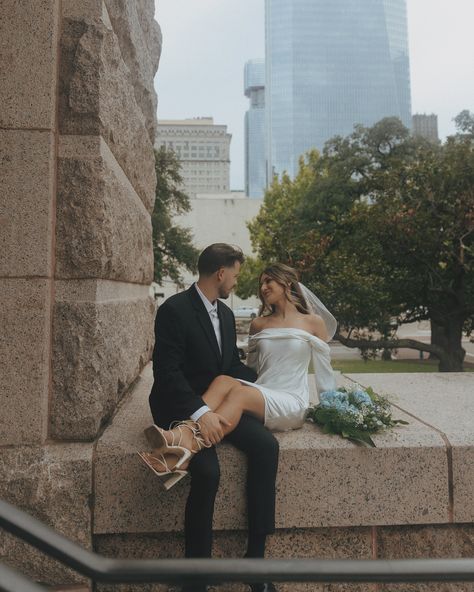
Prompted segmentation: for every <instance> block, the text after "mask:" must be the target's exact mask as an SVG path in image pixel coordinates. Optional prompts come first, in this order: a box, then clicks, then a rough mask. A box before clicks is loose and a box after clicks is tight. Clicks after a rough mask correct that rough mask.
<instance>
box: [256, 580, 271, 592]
mask: <svg viewBox="0 0 474 592" xmlns="http://www.w3.org/2000/svg"><path fill="white" fill-rule="evenodd" d="M250 590H251V591H252V592H277V589H276V588H275V585H274V584H272V582H260V583H258V584H250Z"/></svg>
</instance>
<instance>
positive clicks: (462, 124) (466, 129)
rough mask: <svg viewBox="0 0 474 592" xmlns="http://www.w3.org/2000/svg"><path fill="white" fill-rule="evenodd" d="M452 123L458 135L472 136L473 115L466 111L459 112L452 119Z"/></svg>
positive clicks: (473, 131)
mask: <svg viewBox="0 0 474 592" xmlns="http://www.w3.org/2000/svg"><path fill="white" fill-rule="evenodd" d="M454 123H455V125H456V128H457V130H458V132H459V133H462V134H468V135H470V136H471V137H473V136H474V113H471V112H470V111H469V110H468V109H464V111H461V113H459V115H457V116H456V117H455V118H454Z"/></svg>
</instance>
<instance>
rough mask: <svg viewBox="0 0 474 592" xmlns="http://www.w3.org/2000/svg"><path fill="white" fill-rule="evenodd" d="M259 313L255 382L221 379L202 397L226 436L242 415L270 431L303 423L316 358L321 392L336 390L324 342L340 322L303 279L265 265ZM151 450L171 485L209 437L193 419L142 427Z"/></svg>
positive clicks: (154, 464)
mask: <svg viewBox="0 0 474 592" xmlns="http://www.w3.org/2000/svg"><path fill="white" fill-rule="evenodd" d="M259 297H260V300H261V302H262V306H261V309H260V316H258V317H257V318H255V319H254V320H253V321H252V323H251V325H250V335H249V353H248V359H247V364H248V365H249V366H251V367H253V368H254V370H255V371H256V372H257V379H256V381H255V382H254V383H252V382H248V381H246V380H242V379H235V378H232V377H230V376H218V377H217V378H215V379H214V381H213V382H212V383H211V384H210V385H209V388H208V390H207V391H206V392H205V393H204V395H203V396H202V398H203V400H204V402H205V404H206V405H207V406H208V407H209V408H210V409H211V410H212V411H214V412H215V413H217V414H219V415H220V417H221V422H222V425H223V434H224V436H225V435H227V434H228V433H229V432H231V431H232V430H233V429H234V428H235V427H236V426H237V424H238V423H239V420H240V417H241V416H242V414H243V413H247V414H251V415H254V416H255V417H257V418H258V419H259V420H260V421H262V422H263V423H264V425H265V426H266V427H267V428H268V429H270V430H280V431H281V430H289V429H297V428H300V427H301V426H302V425H303V423H304V421H305V416H306V412H307V409H308V407H309V386H308V369H309V365H310V362H311V361H312V362H313V371H314V372H315V376H316V386H317V390H318V392H319V393H321V392H323V391H326V390H331V389H333V388H335V379H334V374H333V371H332V368H331V363H330V350H329V346H328V344H327V342H328V341H329V340H330V339H331V338H332V336H333V335H334V333H335V331H336V327H337V322H336V319H335V318H334V317H333V316H332V314H331V313H330V312H329V311H328V310H327V309H326V307H325V306H324V305H323V303H322V302H321V301H320V300H319V299H318V298H317V297H316V296H315V295H314V294H313V293H312V292H311V291H310V290H308V289H307V288H306V287H305V286H303V285H302V284H301V283H299V282H298V276H297V274H296V271H295V270H294V269H292V268H291V267H288V266H287V265H284V264H282V263H276V264H274V265H271V266H269V267H267V268H266V269H265V270H264V271H263V272H262V273H261V274H260V278H259ZM145 433H146V435H147V438H148V440H149V441H150V443H151V444H152V446H153V447H154V449H155V451H154V452H152V453H139V454H140V456H141V457H142V458H143V460H144V461H145V462H146V463H147V464H148V466H150V468H152V470H154V471H155V473H156V474H158V475H160V476H162V475H169V473H171V472H172V473H176V476H175V477H176V478H175V479H173V480H172V482H171V483H170V485H169V487H171V486H172V485H174V483H175V482H177V481H178V480H179V478H181V477H182V476H184V475H185V474H186V471H185V467H186V466H187V463H188V462H189V459H190V458H191V456H192V455H193V454H195V453H197V452H198V451H199V450H200V449H201V448H202V447H203V446H206V447H208V446H211V445H212V444H217V441H215V442H210V441H206V440H205V439H204V438H203V437H202V436H201V434H200V432H199V424H198V423H196V422H193V421H185V422H179V423H177V425H176V426H175V427H173V428H172V429H170V430H162V429H161V428H159V427H157V426H156V425H153V426H151V427H150V428H148V429H147V430H145Z"/></svg>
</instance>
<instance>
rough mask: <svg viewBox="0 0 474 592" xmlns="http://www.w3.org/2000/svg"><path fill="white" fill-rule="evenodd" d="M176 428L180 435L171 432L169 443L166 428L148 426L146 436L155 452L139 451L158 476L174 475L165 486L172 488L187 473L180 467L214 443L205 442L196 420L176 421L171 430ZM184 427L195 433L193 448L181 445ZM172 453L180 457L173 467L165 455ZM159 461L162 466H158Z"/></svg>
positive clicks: (143, 459)
mask: <svg viewBox="0 0 474 592" xmlns="http://www.w3.org/2000/svg"><path fill="white" fill-rule="evenodd" d="M174 428H178V430H177V431H178V433H179V436H178V435H177V434H175V433H174V432H171V434H172V442H171V444H168V441H167V440H166V437H165V434H164V432H165V430H163V428H160V427H159V426H157V425H155V424H153V425H152V426H150V427H148V428H146V430H145V436H146V438H147V440H148V442H149V444H150V445H151V446H152V448H153V452H138V455H139V456H140V458H141V459H142V461H143V462H144V463H145V464H146V465H147V466H148V467H149V468H150V469H151V470H152V471H153V472H154V473H155V475H157V476H158V477H163V476H165V475H169V474H172V475H173V477H171V478H170V479H168V480H167V481H165V482H164V486H165V488H166V489H170V488H171V487H173V485H175V484H176V483H178V481H180V480H181V479H182V478H183V477H185V476H186V475H187V471H186V470H180V467H181V466H182V465H183V464H184V463H185V462H186V461H188V460H190V459H191V458H192V457H193V456H194V455H195V454H196V453H198V452H199V451H200V450H202V448H210V447H211V446H212V444H206V443H205V442H204V439H203V437H202V436H201V432H200V427H199V424H198V423H197V422H195V421H192V420H185V421H174V422H173V423H172V424H171V425H170V430H172V429H174ZM184 428H186V429H189V430H191V432H192V433H193V442H194V444H195V447H193V448H191V450H189V449H188V448H186V447H184V446H181V442H182V440H183V433H182V430H183V429H184ZM196 448H197V449H196ZM170 454H172V455H175V456H178V457H180V458H179V460H178V462H177V463H176V464H175V465H174V466H173V467H170V466H169V465H168V461H167V460H166V456H165V455H167V456H168V455H170ZM158 463H159V465H160V466H158ZM163 469H164V470H163Z"/></svg>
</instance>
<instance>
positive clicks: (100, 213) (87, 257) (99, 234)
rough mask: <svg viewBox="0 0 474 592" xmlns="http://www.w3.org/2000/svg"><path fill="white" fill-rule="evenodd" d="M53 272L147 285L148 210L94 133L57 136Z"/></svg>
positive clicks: (150, 268)
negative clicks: (54, 265) (91, 135)
mask: <svg viewBox="0 0 474 592" xmlns="http://www.w3.org/2000/svg"><path fill="white" fill-rule="evenodd" d="M56 252H57V254H56V258H57V261H56V276H57V277H59V278H93V277H96V278H103V279H114V280H121V281H129V282H136V283H141V284H149V283H150V282H151V281H152V279H153V246H152V228H151V219H150V215H149V213H148V212H147V211H146V209H145V208H144V206H143V203H142V202H141V201H140V199H139V198H138V196H137V194H136V193H135V191H134V189H133V187H132V186H131V185H130V183H129V181H128V179H127V177H126V176H125V175H124V173H123V171H122V169H121V168H120V166H118V164H117V162H116V160H115V158H114V156H113V154H112V153H111V152H110V150H109V148H108V146H107V144H106V143H105V142H104V140H103V139H102V138H100V137H99V136H95V137H90V136H89V137H79V136H66V137H63V138H61V144H60V159H59V163H58V198H57V227H56Z"/></svg>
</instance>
